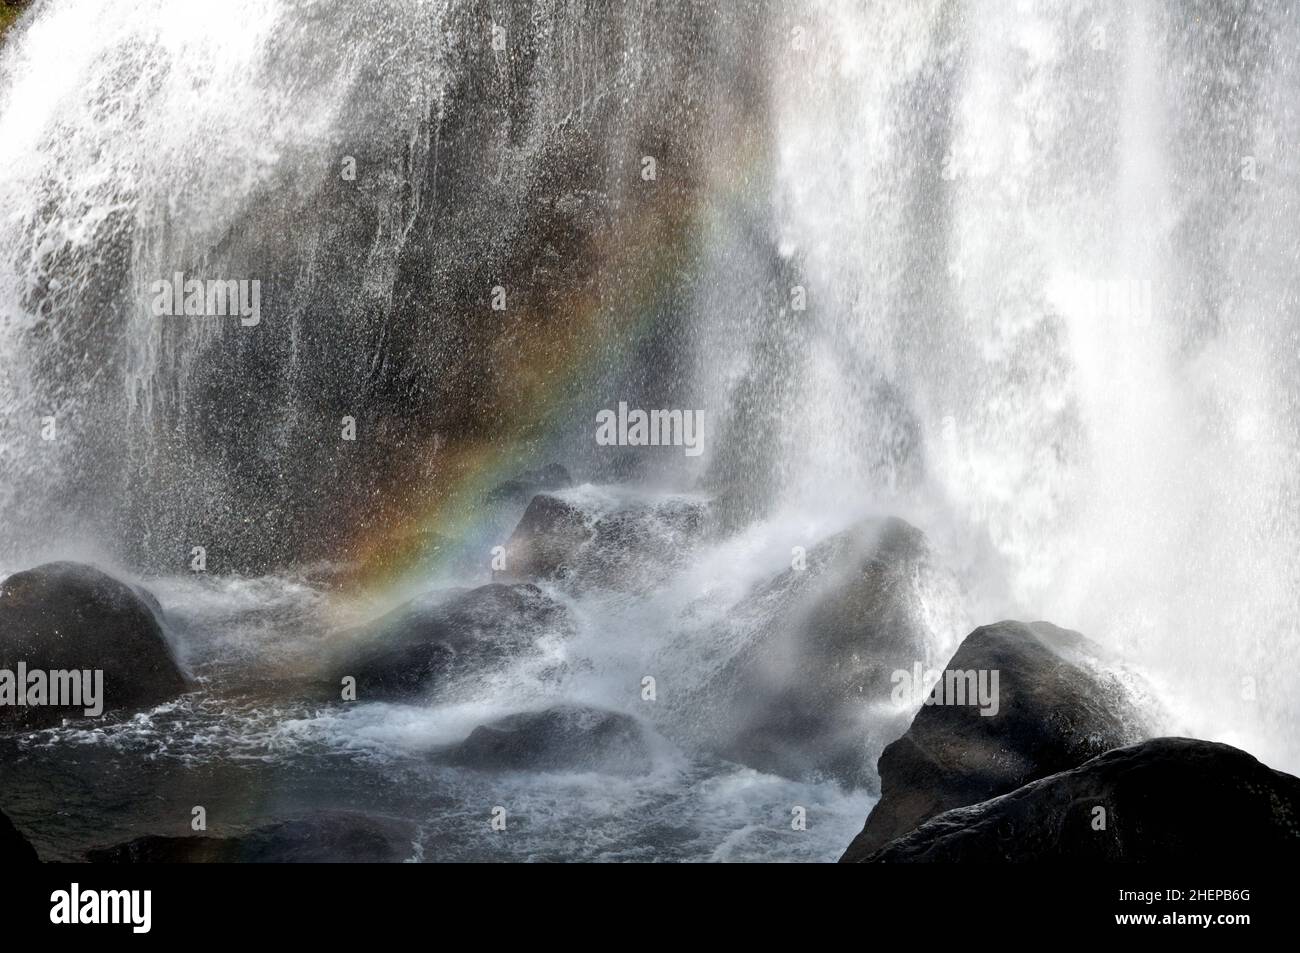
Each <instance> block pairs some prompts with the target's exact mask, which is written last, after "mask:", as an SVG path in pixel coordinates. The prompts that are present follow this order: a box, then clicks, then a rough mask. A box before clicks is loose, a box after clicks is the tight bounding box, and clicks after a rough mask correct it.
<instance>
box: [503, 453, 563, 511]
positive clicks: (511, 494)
mask: <svg viewBox="0 0 1300 953" xmlns="http://www.w3.org/2000/svg"><path fill="white" fill-rule="evenodd" d="M572 485H573V478H572V477H570V476H569V471H568V470H566V469H564V467H562V466H560V465H559V464H558V463H552V464H548V465H547V466H544V467H541V468H540V469H537V470H525V471H523V472H522V473H520V474H519V475H517V476H515V477H514V478H512V479H510V480H506V481H505V482H504V483H499V484H497V485H496V486H495V487H493V488H492V490H491V491H490V492H489V493H488V495H487V498H488V500H489V501H490V502H500V501H509V502H512V503H527V502H529V501H530V500H531V499H532V498H533V497H534V496H535V495H536V494H538V493H543V492H546V491H548V490H562V489H564V488H565V487H568V486H572Z"/></svg>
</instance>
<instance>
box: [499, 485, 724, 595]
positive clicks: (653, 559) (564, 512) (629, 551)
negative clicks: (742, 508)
mask: <svg viewBox="0 0 1300 953" xmlns="http://www.w3.org/2000/svg"><path fill="white" fill-rule="evenodd" d="M709 515H710V508H709V503H708V501H706V500H703V499H698V498H694V497H687V496H680V495H662V496H655V495H653V494H642V493H639V492H636V491H631V492H629V491H623V490H620V489H619V488H616V487H583V488H582V490H580V491H577V492H575V493H571V494H562V495H560V494H539V495H537V496H535V497H533V500H532V502H531V503H529V504H528V509H527V510H525V511H524V515H523V517H522V518H521V519H520V521H519V525H518V526H517V527H516V528H515V531H514V533H513V534H511V537H510V540H509V542H507V543H506V552H505V558H506V569H505V574H506V575H507V576H513V577H516V578H521V579H548V580H554V581H558V582H561V583H562V584H563V585H565V586H566V588H570V589H574V590H583V589H593V588H594V589H621V590H628V591H646V590H648V589H651V588H653V587H654V586H655V585H656V584H658V583H660V582H662V581H663V580H664V579H666V578H667V577H668V576H670V575H671V574H672V573H673V572H676V571H679V570H680V569H682V568H683V567H684V566H686V565H688V564H689V559H690V556H691V553H692V551H693V550H694V548H695V546H696V545H697V544H698V543H699V542H700V541H701V539H702V538H703V537H704V536H705V534H706V533H707V531H708V528H709Z"/></svg>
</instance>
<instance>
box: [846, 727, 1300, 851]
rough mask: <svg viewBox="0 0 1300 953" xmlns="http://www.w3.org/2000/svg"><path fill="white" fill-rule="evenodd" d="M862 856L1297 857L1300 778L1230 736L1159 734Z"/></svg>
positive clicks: (951, 813) (963, 810) (947, 817)
mask: <svg viewBox="0 0 1300 953" xmlns="http://www.w3.org/2000/svg"><path fill="white" fill-rule="evenodd" d="M859 859H861V860H865V861H867V862H883V863H917V862H927V861H929V862H970V861H974V862H977V863H1056V862H1059V863H1072V864H1073V863H1090V862H1091V863H1097V862H1123V863H1153V862H1162V863H1196V864H1206V863H1239V864H1252V865H1254V864H1260V863H1281V862H1287V863H1295V862H1296V861H1297V860H1300V778H1295V777H1293V776H1291V775H1289V774H1283V773H1282V772H1281V771H1274V770H1272V769H1271V768H1269V767H1267V766H1265V765H1263V764H1260V763H1259V762H1258V761H1257V760H1255V759H1254V758H1253V757H1251V756H1250V755H1249V754H1247V753H1246V752H1244V751H1241V750H1239V749H1237V748H1233V747H1230V746H1228V745H1223V744H1216V743H1214V742H1210V741H1196V740H1193V739H1190V738H1155V739H1153V740H1150V741H1144V742H1142V743H1140V744H1136V745H1132V746H1129V747H1125V748H1117V749H1115V750H1113V751H1108V752H1106V753H1105V754H1102V755H1098V756H1097V757H1096V758H1093V759H1092V760H1090V761H1088V762H1086V763H1084V764H1082V765H1080V766H1079V767H1077V768H1072V769H1070V770H1069V771H1063V772H1061V773H1059V774H1053V775H1051V776H1049V777H1046V778H1041V779H1039V780H1038V781H1035V782H1033V783H1032V784H1027V785H1025V786H1024V787H1022V788H1019V789H1017V790H1015V791H1013V792H1011V793H1010V794H1005V795H1003V796H1002V797H998V798H994V799H993V800H990V801H984V802H983V803H980V804H975V805H972V806H969V807H961V808H956V809H955V810H951V811H947V812H946V813H943V814H940V815H939V816H938V817H934V818H931V819H930V820H929V821H927V822H926V823H925V824H923V825H921V826H920V827H918V828H916V829H915V830H913V831H911V832H910V833H907V834H904V835H903V836H902V837H899V838H897V839H896V840H893V841H890V842H889V843H887V844H885V845H884V846H882V847H881V848H880V849H878V850H876V851H875V852H873V853H871V854H869V855H866V856H864V857H862V858H859Z"/></svg>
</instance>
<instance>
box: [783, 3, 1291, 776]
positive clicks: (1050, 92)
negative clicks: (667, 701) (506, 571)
mask: <svg viewBox="0 0 1300 953" xmlns="http://www.w3.org/2000/svg"><path fill="white" fill-rule="evenodd" d="M805 21H806V23H807V25H808V28H809V30H810V32H811V35H812V42H811V48H812V52H809V53H806V54H803V55H802V56H801V55H800V54H799V53H797V52H792V53H791V54H790V56H789V61H788V62H789V63H790V68H789V69H788V70H787V71H786V72H785V73H784V74H783V76H782V83H781V87H780V89H779V90H778V91H777V93H776V99H777V103H778V106H777V117H776V120H775V121H776V124H777V126H778V156H779V165H778V172H777V176H776V182H777V184H776V192H777V203H778V208H779V210H780V211H779V214H778V219H777V222H778V227H779V228H780V230H781V235H782V240H783V242H784V243H785V247H786V248H787V249H788V250H789V252H790V254H791V255H792V256H793V258H794V259H795V260H797V261H798V262H799V263H800V265H801V268H802V270H803V272H804V274H805V275H806V280H807V282H808V284H809V295H810V300H812V301H813V302H814V305H813V306H811V307H810V314H811V317H810V318H809V319H808V320H809V321H810V322H811V324H812V330H811V335H812V337H813V341H812V342H811V343H810V344H809V345H808V347H809V349H810V353H811V355H812V357H811V360H812V362H813V366H814V373H813V374H811V375H810V378H811V379H814V380H816V381H817V384H816V386H815V387H814V388H813V389H811V390H810V392H809V393H808V395H807V396H806V399H804V400H801V401H800V402H798V403H797V404H795V405H794V406H793V408H792V413H791V415H790V420H789V422H788V425H789V427H790V428H791V430H792V431H793V432H794V437H793V439H792V441H791V442H792V444H793V446H792V449H791V452H790V453H789V454H787V456H786V467H787V468H788V478H787V488H786V493H787V495H788V496H789V497H791V498H794V499H806V498H810V497H812V496H814V495H819V496H823V497H826V496H829V497H831V498H836V497H838V496H840V495H848V496H851V495H852V494H854V493H856V492H860V489H861V487H862V486H863V485H864V484H865V485H869V486H871V487H872V491H871V493H872V495H873V496H874V497H875V498H876V499H878V500H879V501H880V502H881V505H885V506H888V505H891V504H892V505H894V506H895V507H896V508H898V509H900V510H903V511H908V509H909V507H915V510H913V512H917V513H921V514H924V516H922V517H920V518H918V522H919V524H920V525H923V526H925V527H926V529H927V531H928V532H929V533H930V534H931V535H932V536H934V537H936V538H940V539H943V540H945V546H946V548H947V551H948V552H949V553H950V554H951V555H952V556H953V557H954V561H955V562H957V563H959V564H961V565H962V568H963V569H964V570H965V578H966V582H967V584H968V586H969V587H970V589H971V591H972V598H973V599H974V601H975V603H976V604H977V605H978V606H979V609H978V610H977V611H978V614H979V615H980V616H982V617H983V618H990V617H997V616H1014V617H1020V618H1045V619H1049V620H1052V621H1054V622H1056V623H1058V624H1061V625H1065V626H1069V627H1072V628H1077V629H1079V630H1081V631H1083V632H1084V633H1085V634H1087V635H1089V636H1091V637H1093V638H1096V639H1098V640H1100V641H1102V642H1103V643H1107V644H1109V645H1111V646H1113V647H1115V648H1117V649H1119V650H1121V651H1122V653H1123V654H1124V655H1125V656H1126V657H1127V658H1128V659H1129V660H1130V661H1132V662H1134V663H1137V664H1140V665H1141V666H1143V667H1145V668H1147V669H1148V670H1150V671H1151V672H1153V673H1154V674H1155V675H1156V676H1157V677H1159V678H1160V679H1162V680H1163V681H1164V683H1165V684H1166V685H1167V686H1168V687H1169V689H1170V691H1171V692H1173V693H1174V695H1175V696H1176V697H1177V699H1178V701H1177V702H1176V707H1178V708H1179V709H1180V710H1181V711H1182V712H1184V713H1185V715H1186V722H1185V723H1186V724H1187V725H1188V726H1189V729H1190V730H1193V731H1195V732H1196V733H1197V734H1199V735H1201V736H1203V737H1210V738H1220V739H1223V740H1231V741H1234V742H1236V743H1238V744H1244V745H1245V746H1246V747H1247V748H1249V749H1250V750H1251V751H1253V752H1256V753H1258V754H1260V756H1261V757H1264V758H1265V759H1266V760H1271V763H1274V764H1277V765H1278V766H1280V767H1290V768H1291V769H1295V768H1296V767H1297V766H1298V765H1300V748H1297V747H1296V742H1295V736H1294V732H1293V731H1292V730H1291V727H1290V726H1291V725H1293V724H1294V721H1295V718H1296V716H1297V714H1300V712H1298V711H1297V709H1296V705H1295V701H1294V698H1293V695H1292V693H1290V692H1289V691H1288V690H1287V689H1286V687H1285V684H1284V682H1285V676H1284V675H1283V674H1282V673H1285V672H1288V671H1290V670H1291V669H1292V668H1294V666H1295V664H1296V662H1297V658H1296V651H1297V639H1296V636H1295V622H1294V620H1295V618H1296V615H1297V608H1298V607H1297V593H1298V592H1300V587H1298V586H1297V568H1298V563H1297V559H1298V557H1300V522H1298V519H1297V513H1300V509H1297V506H1296V502H1297V490H1300V483H1298V479H1300V478H1298V477H1297V470H1296V467H1295V461H1296V459H1297V457H1298V456H1300V444H1298V443H1297V437H1296V434H1297V427H1296V422H1297V420H1300V413H1298V407H1300V404H1298V402H1297V399H1296V397H1297V391H1296V383H1295V381H1296V377H1295V373H1294V371H1295V358H1294V353H1295V350H1294V341H1295V340H1296V335H1297V324H1296V321H1295V314H1296V309H1297V306H1298V305H1300V298H1298V297H1297V285H1296V280H1295V278H1294V268H1293V267H1291V268H1290V269H1289V271H1288V266H1287V265H1286V264H1285V263H1286V262H1294V260H1295V258H1296V256H1297V254H1298V253H1300V233H1298V232H1297V229H1296V226H1295V216H1294V214H1291V215H1290V217H1289V219H1288V218H1287V217H1286V216H1284V215H1283V214H1281V210H1282V209H1289V210H1291V212H1292V213H1293V212H1294V209H1295V207H1296V200H1297V196H1298V195H1300V192H1298V190H1297V187H1296V184H1295V178H1294V175H1293V174H1292V173H1291V171H1290V170H1289V167H1288V165H1287V161H1286V159H1285V153H1284V152H1283V151H1281V144H1282V143H1284V142H1288V141H1289V140H1290V139H1291V138H1293V137H1294V135H1295V128H1296V127H1295V124H1294V122H1291V121H1290V120H1289V118H1288V116H1289V111H1290V109H1291V107H1290V106H1289V105H1288V103H1291V102H1293V101H1294V97H1295V94H1296V91H1297V82H1296V80H1297V72H1296V63H1295V58H1294V56H1293V55H1292V54H1291V53H1290V52H1289V50H1292V49H1294V46H1293V45H1288V43H1290V42H1292V41H1293V40H1294V36H1295V32H1296V29H1297V26H1296V23H1295V20H1294V18H1293V17H1288V16H1285V15H1283V14H1281V13H1280V12H1278V13H1276V14H1275V13H1272V12H1269V11H1264V10H1258V11H1252V12H1250V13H1249V14H1247V13H1243V12H1241V11H1232V10H1228V9H1220V8H1217V7H1214V8H1211V7H1208V6H1206V7H1202V6H1199V5H1196V7H1195V9H1194V10H1193V9H1191V8H1190V7H1182V6H1177V7H1169V6H1166V5H1161V4H1145V3H1138V4H1131V5H1127V6H1125V7H1123V8H1117V7H1114V6H1113V5H1111V4H1106V3H1085V4H1075V5H1071V6H1070V8H1069V9H1068V10H1066V9H1063V8H1061V7H1060V6H1059V5H1056V4H1038V3H1017V4H1000V3H970V4H939V3H935V4H930V5H915V4H909V5H905V6H900V7H895V8H889V9H884V8H873V9H871V10H865V9H863V8H861V7H860V6H859V5H856V4H850V3H827V4H822V5H819V7H818V8H817V9H816V12H815V13H809V14H808V15H807V16H806V18H805ZM1229 35H1231V36H1233V37H1235V38H1236V39H1234V40H1233V41H1232V42H1231V44H1227V45H1220V41H1219V38H1220V37H1225V36H1229ZM1224 42H1225V43H1227V41H1224ZM882 64H888V67H889V68H888V69H885V68H882ZM1224 76H1230V77H1231V78H1230V79H1227V80H1223V83H1224V84H1226V85H1222V84H1220V79H1221V78H1222V77H1224ZM1188 77H1201V78H1202V79H1204V80H1205V82H1204V83H1202V84H1199V85H1198V83H1196V82H1193V81H1191V80H1190V79H1188ZM1265 167H1267V168H1268V169H1269V170H1270V171H1268V172H1267V173H1259V170H1261V169H1263V168H1265ZM900 235H901V236H906V237H905V238H904V239H903V240H900V238H899V236H900ZM879 378H884V379H885V380H887V381H888V382H889V383H890V384H891V385H892V386H893V387H894V388H896V389H897V392H898V393H899V394H901V395H902V400H903V402H904V403H905V404H906V405H907V407H908V408H909V413H910V414H911V417H912V420H913V421H914V424H915V426H916V428H917V430H918V432H919V435H920V437H919V440H918V444H919V445H920V446H921V447H922V448H923V449H922V450H921V451H920V452H921V453H922V454H923V458H924V467H923V470H922V472H921V473H920V475H919V476H918V477H917V478H916V479H914V480H912V481H911V482H907V481H906V480H904V479H894V477H895V476H898V477H903V476H906V474H905V473H904V472H903V471H901V470H898V471H894V472H891V473H890V474H889V478H888V479H882V478H881V477H880V476H879V473H878V471H877V465H878V460H877V458H876V456H875V454H876V453H878V451H879V448H880V447H881V446H882V445H883V444H884V443H886V442H887V441H886V440H885V439H884V435H885V433H886V430H885V429H884V428H885V427H886V425H887V423H888V420H887V418H884V417H882V416H881V415H880V413H879V412H877V413H876V414H875V415H873V413H872V411H871V410H870V409H869V408H870V407H871V405H872V402H871V401H870V400H869V398H868V397H867V396H866V394H864V391H869V389H870V388H871V386H872V381H873V380H876V379H879ZM846 406H847V407H854V408H868V409H866V410H865V411H860V412H855V413H848V414H846V413H844V412H843V411H842V408H844V407H846ZM796 446H797V447H799V448H806V452H798V451H796V450H795V447H796ZM894 501H897V502H894Z"/></svg>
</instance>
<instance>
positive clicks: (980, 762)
mask: <svg viewBox="0 0 1300 953" xmlns="http://www.w3.org/2000/svg"><path fill="white" fill-rule="evenodd" d="M972 670H974V671H976V672H980V671H984V672H992V671H997V672H998V708H997V712H996V714H991V715H984V714H981V712H980V709H979V708H978V707H974V706H970V705H952V704H944V705H938V704H936V705H927V706H924V707H922V708H921V710H920V711H919V712H918V713H917V715H916V717H915V718H914V719H913V720H912V724H911V726H910V727H909V728H908V730H907V733H906V734H904V735H903V736H902V737H901V738H899V739H898V740H897V741H895V742H893V743H892V744H890V745H889V747H887V748H886V749H885V751H884V753H883V754H882V755H881V758H880V765H879V768H880V783H881V798H880V801H879V803H878V804H877V805H876V806H875V808H874V809H873V810H872V812H871V815H870V816H869V817H868V818H867V823H866V826H865V828H864V829H863V831H862V833H861V834H859V835H858V837H857V838H856V839H855V840H854V842H853V844H852V846H850V847H849V849H848V851H847V852H846V854H845V859H847V860H853V859H859V858H861V857H865V856H866V855H867V854H869V853H871V852H872V851H874V850H876V849H877V848H878V847H880V846H881V845H882V844H884V843H885V842H886V841H889V840H892V839H893V838H895V837H898V836H899V835H900V834H903V833H906V832H907V831H909V830H911V829H912V828H914V827H916V826H917V825H918V824H920V823H921V822H922V821H924V820H926V819H927V818H930V817H933V816H934V815H936V814H939V813H942V812H943V811H947V810H949V809H951V808H955V807H960V806H963V805H967V804H975V803H977V802H979V801H985V800H988V799H989V798H992V797H996V796H998V795H999V794H1006V793H1007V792H1009V791H1013V790H1015V789H1016V788H1018V787H1020V786H1021V785H1024V784H1028V783H1029V782H1030V781H1033V780H1036V779H1038V778H1042V777H1046V776H1047V775H1049V774H1055V773H1056V772H1058V771H1064V770H1066V769H1068V768H1073V767H1076V766H1078V765H1080V764H1082V763H1083V762H1085V761H1087V760H1088V759H1089V758H1092V757H1095V756H1096V755H1099V754H1101V753H1102V752H1103V751H1108V750H1109V749H1111V748H1116V747H1119V746H1121V745H1126V744H1131V743H1133V742H1135V741H1138V740H1140V739H1141V738H1144V737H1149V736H1150V735H1151V734H1153V733H1154V730H1155V729H1154V727H1153V724H1152V719H1153V712H1152V711H1151V709H1150V708H1149V703H1148V701H1147V694H1146V690H1145V686H1143V685H1142V683H1141V682H1140V680H1138V679H1136V678H1134V677H1132V676H1124V677H1121V672H1122V670H1121V669H1120V668H1119V667H1118V665H1117V664H1116V663H1115V662H1113V661H1111V660H1108V659H1106V658H1105V654H1104V652H1103V650H1102V649H1101V648H1100V646H1098V645H1096V644H1095V643H1093V642H1091V641H1089V640H1088V639H1086V638H1084V637H1083V636H1082V635H1080V634H1079V633H1078V632H1072V631H1070V630H1068V629H1061V628H1058V627H1057V626H1054V625H1052V624H1050V623H1047V622H1034V623H1023V622H999V623H997V624H996V625H986V626H982V627H981V628H978V629H976V630H975V631H974V632H972V633H971V634H970V635H969V636H967V638H966V640H965V641H963V642H962V644H961V647H960V648H959V649H958V650H957V653H956V654H955V655H954V656H953V657H952V659H951V660H950V661H949V663H948V665H947V666H946V667H945V671H972Z"/></svg>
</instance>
